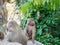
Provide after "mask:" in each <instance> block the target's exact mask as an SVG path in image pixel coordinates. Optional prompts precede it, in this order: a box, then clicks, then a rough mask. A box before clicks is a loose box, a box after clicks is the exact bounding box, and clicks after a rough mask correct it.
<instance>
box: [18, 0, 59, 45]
mask: <svg viewBox="0 0 60 45" xmlns="http://www.w3.org/2000/svg"><path fill="white" fill-rule="evenodd" d="M59 1H60V0H45V1H44V0H29V1H28V2H26V3H24V4H22V5H21V6H19V10H21V11H22V12H23V13H24V14H25V15H24V16H25V17H24V19H22V20H21V22H22V23H21V24H22V28H23V29H24V27H25V24H26V20H27V19H28V18H34V20H35V23H36V29H37V30H36V31H37V32H36V37H35V39H36V40H38V41H41V42H42V43H44V44H45V45H59V42H60V39H59V38H60V37H59V36H60V28H59V27H60V26H59V24H60V16H59V15H60V13H58V12H60V11H59V5H60V3H59ZM38 11H39V12H40V19H38V16H37V12H38ZM42 40H43V41H42Z"/></svg>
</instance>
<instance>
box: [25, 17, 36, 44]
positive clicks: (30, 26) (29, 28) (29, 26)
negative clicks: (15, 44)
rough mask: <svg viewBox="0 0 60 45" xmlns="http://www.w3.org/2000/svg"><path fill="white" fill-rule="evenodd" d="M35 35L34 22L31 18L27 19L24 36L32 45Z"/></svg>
mask: <svg viewBox="0 0 60 45" xmlns="http://www.w3.org/2000/svg"><path fill="white" fill-rule="evenodd" d="M35 33H36V27H35V21H34V19H33V18H29V19H28V20H27V23H26V27H25V34H26V35H27V37H28V39H29V40H32V42H33V43H34V37H35Z"/></svg>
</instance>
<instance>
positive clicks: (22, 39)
mask: <svg viewBox="0 0 60 45" xmlns="http://www.w3.org/2000/svg"><path fill="white" fill-rule="evenodd" d="M7 29H8V33H7V35H6V39H7V41H9V42H18V43H21V44H23V45H27V40H28V39H27V36H26V35H25V34H24V32H23V31H22V30H21V29H20V27H19V25H18V24H17V22H16V21H15V20H11V21H9V22H8V23H7Z"/></svg>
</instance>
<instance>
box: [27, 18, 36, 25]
mask: <svg viewBox="0 0 60 45" xmlns="http://www.w3.org/2000/svg"><path fill="white" fill-rule="evenodd" d="M27 24H28V25H30V26H34V25H35V22H34V20H33V19H32V18H30V19H28V20H27Z"/></svg>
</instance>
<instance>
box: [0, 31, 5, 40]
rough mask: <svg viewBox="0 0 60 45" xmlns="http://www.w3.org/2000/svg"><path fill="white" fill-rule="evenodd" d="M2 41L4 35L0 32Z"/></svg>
mask: <svg viewBox="0 0 60 45" xmlns="http://www.w3.org/2000/svg"><path fill="white" fill-rule="evenodd" d="M3 39H4V34H3V33H2V32H0V40H3Z"/></svg>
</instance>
